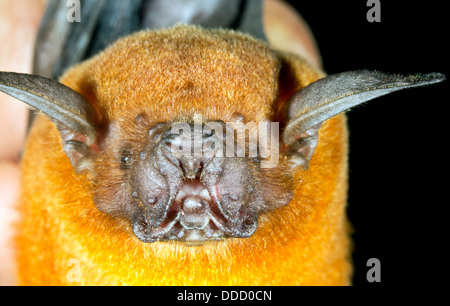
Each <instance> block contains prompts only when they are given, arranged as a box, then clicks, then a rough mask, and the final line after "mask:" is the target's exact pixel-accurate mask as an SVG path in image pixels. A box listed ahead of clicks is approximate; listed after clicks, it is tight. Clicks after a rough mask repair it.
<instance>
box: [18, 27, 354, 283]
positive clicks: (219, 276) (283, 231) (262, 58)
mask: <svg viewBox="0 0 450 306" xmlns="http://www.w3.org/2000/svg"><path fill="white" fill-rule="evenodd" d="M323 76H324V74H323V73H322V72H320V71H317V70H316V69H314V68H312V67H311V66H310V65H308V63H306V62H305V61H304V60H302V59H301V58H299V57H297V56H295V55H291V54H287V53H282V52H278V51H275V50H273V49H271V48H270V47H268V46H267V45H266V44H263V43H261V42H259V41H257V40H255V39H253V38H251V37H249V36H245V35H242V34H239V33H235V32H232V31H224V30H211V31H209V30H208V31H206V30H201V29H199V28H195V27H185V26H180V27H175V28H173V29H168V30H161V31H156V32H140V33H137V34H134V35H132V36H130V37H127V38H124V39H121V40H120V41H119V42H117V43H115V44H114V45H113V46H111V47H110V48H108V49H107V50H106V51H105V52H103V53H102V54H100V55H98V56H96V57H95V58H93V59H91V60H89V61H87V62H84V63H82V64H80V65H78V66H76V67H74V68H72V69H70V70H69V71H68V72H67V73H66V74H65V75H64V76H63V78H62V79H61V81H62V83H64V84H66V85H68V86H69V87H71V88H73V89H75V90H76V91H78V92H80V93H82V94H83V95H84V96H85V97H86V98H87V99H88V100H89V101H90V102H91V103H92V104H93V105H94V106H95V107H96V108H97V109H99V110H101V111H102V113H103V116H104V117H103V118H101V121H102V123H110V122H115V124H118V125H119V126H124V127H126V126H127V125H128V124H130V123H129V122H132V121H133V122H134V120H135V117H136V115H138V114H146V115H147V117H148V118H151V120H153V123H158V122H162V121H173V120H176V119H180V118H191V117H192V116H193V115H194V114H196V113H199V114H202V116H203V117H204V118H205V119H208V120H219V119H220V120H222V121H225V122H228V121H232V120H233V117H234V116H235V115H236V113H240V114H242V115H243V116H244V118H245V121H247V122H248V121H255V122H259V121H261V120H263V119H265V118H271V119H282V118H283V115H282V110H283V109H284V108H283V105H284V102H285V101H286V99H287V98H289V96H291V95H292V93H294V92H295V91H297V90H299V89H300V88H302V87H304V86H306V85H308V84H309V83H311V82H313V81H315V80H317V79H319V78H321V77H323ZM319 137H320V140H319V144H318V147H317V149H316V153H315V154H314V156H313V158H312V160H311V164H310V168H309V170H307V171H304V170H301V169H299V170H297V172H296V173H294V175H293V179H294V182H295V188H294V196H293V199H292V201H291V202H290V203H289V205H288V206H286V207H283V208H279V209H276V210H275V211H272V212H269V213H266V214H263V215H261V216H260V218H259V227H258V229H257V231H256V233H255V234H254V235H253V236H252V237H250V238H247V239H235V238H233V239H227V240H225V241H220V242H209V243H206V244H204V245H200V246H189V245H187V244H185V243H181V242H156V243H151V244H149V243H143V242H141V241H140V240H138V239H137V238H136V237H135V236H134V235H133V234H132V232H131V229H130V226H129V225H128V224H127V223H126V222H124V221H121V220H120V219H116V218H112V217H109V216H107V215H105V214H103V213H101V212H99V211H98V209H97V208H96V207H95V205H94V203H93V201H92V196H91V188H92V186H91V183H90V180H89V174H84V175H75V174H74V172H73V168H72V166H71V164H70V162H69V160H68V159H67V157H66V155H65V154H64V151H63V149H62V146H61V140H60V136H59V133H58V131H57V129H56V127H55V126H54V124H53V123H51V122H50V121H49V120H48V119H46V118H44V117H40V118H39V119H38V120H37V121H36V122H35V124H34V126H33V128H32V130H31V133H30V136H29V140H28V142H27V145H26V151H25V154H24V157H23V160H22V169H23V179H22V183H23V186H24V188H23V191H22V197H21V201H20V210H21V214H22V217H23V222H22V223H21V224H20V228H19V233H20V236H19V237H18V239H17V246H18V250H19V274H20V281H21V284H25V285H31V284H53V285H63V284H83V285H85V284H86V285H87V284H89V285H94V284H100V285H348V284H349V283H350V277H351V270H352V269H351V264H350V261H349V238H348V234H347V233H348V226H347V219H346V215H345V206H346V189H347V130H346V123H345V117H344V116H343V115H340V116H337V117H335V118H332V119H330V120H328V121H327V122H325V123H324V125H323V126H322V128H321V130H320V134H319ZM70 259H76V260H77V261H79V263H80V265H79V268H80V270H81V275H80V282H79V283H70V282H69V279H70V278H69V279H68V277H67V276H68V273H72V271H73V269H74V267H73V266H71V265H69V263H70Z"/></svg>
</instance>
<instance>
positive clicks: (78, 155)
mask: <svg viewBox="0 0 450 306" xmlns="http://www.w3.org/2000/svg"><path fill="white" fill-rule="evenodd" d="M297 62H298V63H301V65H303V67H304V68H303V70H302V71H303V72H302V73H303V74H304V76H303V78H302V79H304V80H305V81H304V84H301V86H300V87H301V88H296V89H295V93H294V92H292V87H293V86H291V85H289V82H290V78H289V77H288V76H286V75H285V69H283V66H285V65H286V62H285V61H284V60H283V55H282V53H279V52H277V51H275V50H273V49H271V48H270V47H269V46H268V45H266V44H265V43H263V42H260V41H258V40H255V39H253V38H251V37H249V36H246V35H243V34H239V33H236V32H233V31H225V30H203V29H200V28H197V27H187V26H179V27H175V28H172V29H168V30H160V31H146V32H140V33H137V34H134V35H132V36H129V37H126V38H123V39H121V40H119V41H118V42H116V43H115V44H113V45H112V46H110V47H109V48H108V49H107V50H105V51H104V52H103V53H101V54H99V55H98V56H96V57H94V58H92V59H91V60H88V61H86V62H84V63H82V64H80V65H78V66H75V67H74V68H72V69H71V70H69V71H68V72H67V73H66V74H65V75H64V76H63V77H62V79H61V80H60V81H61V83H63V84H65V85H62V84H61V83H58V82H56V81H53V80H49V79H45V78H42V77H39V76H32V75H23V74H15V73H4V72H1V73H0V90H2V91H4V92H6V93H8V94H10V95H12V96H14V97H16V98H18V99H19V100H22V101H24V102H26V103H28V104H29V105H31V106H32V107H34V108H36V109H39V110H41V111H42V112H43V113H44V114H46V115H47V116H48V117H49V118H51V120H52V121H53V122H55V124H56V125H57V127H58V130H59V132H60V134H61V139H62V144H63V146H62V147H63V149H64V151H65V153H66V155H67V156H68V158H69V160H70V162H71V163H72V165H73V168H74V171H75V172H76V173H88V174H89V175H88V177H89V179H90V180H91V181H92V186H93V187H92V196H93V201H94V203H95V204H96V206H97V207H98V209H99V210H100V211H102V212H104V213H107V214H109V215H112V216H116V217H117V218H125V219H126V220H128V221H129V223H130V224H131V226H132V229H133V232H134V234H135V235H136V237H138V238H139V239H140V240H142V241H144V242H154V241H165V240H182V241H206V240H218V239H224V238H230V237H234V238H246V237H250V236H251V235H252V234H253V233H254V232H255V231H256V230H257V227H258V226H257V222H258V217H259V216H260V215H261V214H264V213H270V212H272V211H273V210H275V209H277V208H278V207H281V206H284V205H288V204H289V201H290V199H291V197H292V190H293V187H294V182H293V173H294V171H298V170H299V169H301V171H307V169H308V163H309V161H310V159H311V158H312V156H313V153H314V149H315V147H316V145H317V142H318V131H319V129H320V126H321V124H322V123H323V122H324V121H326V120H327V119H329V118H331V117H333V116H335V115H337V114H339V113H341V112H343V111H345V110H347V109H349V108H351V107H353V106H356V105H359V104H361V103H363V102H365V101H368V100H371V99H374V98H376V97H378V96H381V95H384V94H387V93H390V92H394V91H396V90H400V89H404V88H410V87H414V86H420V85H426V84H432V83H436V82H439V81H442V80H443V79H444V76H443V75H442V74H438V73H431V74H427V75H415V76H399V75H388V74H385V73H381V72H372V71H366V70H361V71H352V72H345V73H341V74H336V75H331V76H326V77H324V75H323V74H321V73H320V72H318V71H316V70H315V69H313V68H311V67H310V66H309V65H308V64H307V63H305V62H303V61H302V60H301V59H297ZM280 131H281V133H282V134H281V136H280V137H279V135H278V134H279V132H280Z"/></svg>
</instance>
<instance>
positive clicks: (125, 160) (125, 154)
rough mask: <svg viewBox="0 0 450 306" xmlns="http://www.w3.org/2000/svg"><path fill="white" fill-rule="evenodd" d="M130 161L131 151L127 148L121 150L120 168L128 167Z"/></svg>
mask: <svg viewBox="0 0 450 306" xmlns="http://www.w3.org/2000/svg"><path fill="white" fill-rule="evenodd" d="M130 162H131V152H130V151H128V150H124V151H122V155H121V157H120V168H122V169H129V168H130Z"/></svg>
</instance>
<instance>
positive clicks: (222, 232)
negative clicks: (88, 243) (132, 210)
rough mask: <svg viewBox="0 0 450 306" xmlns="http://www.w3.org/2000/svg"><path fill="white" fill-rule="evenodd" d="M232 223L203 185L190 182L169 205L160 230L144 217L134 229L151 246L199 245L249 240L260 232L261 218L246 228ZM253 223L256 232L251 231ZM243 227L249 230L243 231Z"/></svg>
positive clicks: (138, 236) (246, 224)
mask: <svg viewBox="0 0 450 306" xmlns="http://www.w3.org/2000/svg"><path fill="white" fill-rule="evenodd" d="M230 219H231V218H230V216H229V215H228V213H227V212H226V211H224V210H223V208H222V206H221V204H220V202H218V201H216V200H215V199H214V197H211V195H210V193H209V191H208V189H207V188H206V187H205V186H204V185H203V184H202V183H201V182H199V181H197V180H188V181H186V182H185V183H184V185H183V186H182V187H181V189H180V191H179V192H178V194H177V196H176V198H175V199H174V200H173V201H172V202H171V203H170V204H169V205H168V207H167V212H166V215H165V218H164V220H163V221H162V222H161V223H160V224H159V225H158V226H157V227H152V226H150V225H149V224H150V222H147V217H146V216H144V215H141V216H140V217H138V218H137V219H136V220H135V221H134V222H132V227H133V232H134V234H135V235H136V237H137V238H139V239H140V240H141V241H143V242H149V243H151V242H156V241H170V240H175V241H184V242H189V243H192V242H193V243H197V242H206V241H217V240H223V239H226V238H247V237H249V236H251V235H252V234H253V233H254V230H255V229H256V222H257V220H256V219H257V218H254V220H253V222H249V220H245V226H243V225H242V224H240V223H241V222H239V221H238V222H233V221H231V220H230ZM249 223H251V224H252V226H251V228H252V230H248V224H249ZM243 227H245V228H246V230H244V231H242V230H240V228H243Z"/></svg>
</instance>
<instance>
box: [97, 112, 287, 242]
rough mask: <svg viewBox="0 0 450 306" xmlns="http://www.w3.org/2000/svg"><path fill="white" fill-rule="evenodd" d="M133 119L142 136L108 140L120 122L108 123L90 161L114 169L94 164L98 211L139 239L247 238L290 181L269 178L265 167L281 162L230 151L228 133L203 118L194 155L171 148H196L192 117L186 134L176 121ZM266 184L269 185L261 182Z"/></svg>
mask: <svg viewBox="0 0 450 306" xmlns="http://www.w3.org/2000/svg"><path fill="white" fill-rule="evenodd" d="M141 121H143V120H142V119H141ZM185 124H186V123H185ZM220 124H221V125H223V126H224V127H225V128H228V129H230V127H229V126H225V125H224V124H223V123H220ZM137 125H138V127H137V128H136V130H138V131H141V134H140V135H138V136H137V137H139V138H140V139H142V138H144V139H146V140H145V141H134V142H129V143H127V144H125V145H123V144H119V143H115V142H114V140H115V139H117V138H119V137H120V136H119V135H121V133H123V131H122V130H121V129H120V127H118V126H116V127H115V128H113V129H111V132H110V135H109V136H108V138H109V140H106V143H107V144H106V146H108V150H104V152H105V153H104V154H105V155H104V156H100V158H99V159H98V160H99V162H97V163H96V166H95V167H96V169H102V168H103V167H114V169H109V171H94V173H96V176H95V177H94V185H95V187H94V202H95V203H96V205H97V206H98V208H99V209H100V210H101V211H103V212H105V213H108V214H111V215H115V216H119V217H123V218H125V219H127V220H128V221H129V222H130V224H131V226H132V229H133V232H134V233H135V235H136V236H137V237H138V238H139V239H140V240H142V241H144V242H155V241H160V240H173V239H176V240H182V241H196V242H199V241H206V240H218V239H223V238H228V237H239V238H246V237H249V236H251V235H252V234H253V233H254V232H255V230H256V228H257V220H258V215H259V214H260V213H263V212H265V211H267V210H271V209H275V208H277V207H281V206H284V205H287V204H288V203H289V201H290V199H291V196H292V192H291V189H290V186H291V185H290V184H291V183H290V182H289V181H286V180H282V179H278V181H276V180H275V181H274V180H273V179H268V178H267V176H266V175H265V174H264V173H267V172H268V171H269V172H270V171H280V169H281V168H282V167H278V168H276V169H262V168H261V167H260V162H259V161H260V159H259V158H248V157H228V156H227V155H226V154H225V153H226V152H225V151H226V145H225V143H226V141H225V140H226V139H225V137H226V136H225V137H223V136H222V135H221V134H220V133H215V132H211V130H210V131H209V132H208V133H205V129H204V126H205V125H203V135H202V136H203V137H201V144H200V145H201V146H202V147H203V150H202V151H200V153H201V154H198V155H199V156H196V155H195V154H181V153H183V152H181V151H176V150H174V149H175V148H177V149H178V148H183V146H187V147H189V148H190V149H192V151H191V150H189V153H194V152H195V151H194V146H195V145H196V142H195V140H194V139H195V137H196V136H195V132H194V131H195V128H194V126H193V125H192V124H190V125H189V124H188V125H187V126H188V127H192V128H191V129H190V130H191V131H192V133H191V132H189V133H188V134H186V133H180V134H177V133H173V131H174V129H173V127H176V125H177V124H176V123H175V124H170V123H160V124H156V125H154V126H152V127H150V128H148V126H146V124H145V123H142V122H141V123H139V122H138V123H137ZM175 130H176V129H175ZM144 131H147V133H144ZM231 131H232V132H233V130H231ZM227 135H228V134H227ZM138 143H145V145H139V144H138ZM212 143H213V145H211V144H212ZM208 144H209V145H208ZM235 150H238V149H237V146H236V149H235ZM108 152H114V153H113V154H112V155H108ZM185 153H187V152H185ZM111 159H115V161H113V160H111ZM104 173H117V180H115V179H111V178H110V179H106V178H104V177H103V174H104ZM269 177H270V176H269ZM272 177H280V178H285V176H276V175H274V176H272ZM268 184H270V186H271V188H265V186H266V185H268ZM118 186H121V187H123V186H125V188H118ZM274 186H275V188H273V187H274ZM267 190H271V192H270V193H271V194H272V195H271V194H267ZM265 193H266V194H265Z"/></svg>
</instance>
